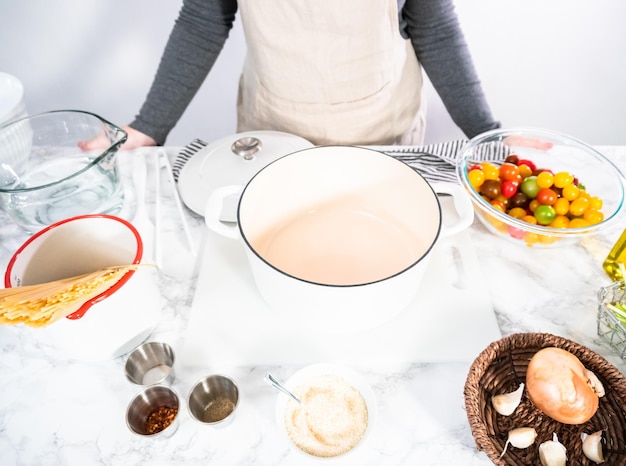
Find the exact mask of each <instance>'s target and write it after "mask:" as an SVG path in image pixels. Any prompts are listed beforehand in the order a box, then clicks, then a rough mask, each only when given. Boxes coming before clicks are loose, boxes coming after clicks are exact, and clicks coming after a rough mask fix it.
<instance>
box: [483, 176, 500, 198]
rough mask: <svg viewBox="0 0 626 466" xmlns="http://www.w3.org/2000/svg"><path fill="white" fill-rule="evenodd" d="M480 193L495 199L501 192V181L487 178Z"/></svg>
mask: <svg viewBox="0 0 626 466" xmlns="http://www.w3.org/2000/svg"><path fill="white" fill-rule="evenodd" d="M485 176H487V175H486V174H485ZM480 194H482V195H483V196H485V197H487V198H489V199H495V198H496V197H497V196H498V194H500V182H499V181H497V180H493V179H489V178H487V179H486V180H485V181H484V183H483V184H482V185H481V186H480Z"/></svg>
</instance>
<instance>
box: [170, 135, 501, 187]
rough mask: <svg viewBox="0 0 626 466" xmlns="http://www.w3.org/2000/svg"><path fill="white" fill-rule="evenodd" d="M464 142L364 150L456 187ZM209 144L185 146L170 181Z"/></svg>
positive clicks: (492, 151)
mask: <svg viewBox="0 0 626 466" xmlns="http://www.w3.org/2000/svg"><path fill="white" fill-rule="evenodd" d="M467 142H468V141H467V140H466V139H460V140H457V141H450V142H442V143H437V144H429V145H426V146H364V147H369V148H372V149H376V150H379V151H381V152H384V153H385V154H388V155H391V156H392V157H394V158H397V159H398V160H401V161H403V162H404V163H406V164H407V165H409V166H410V167H412V168H414V169H415V170H417V171H418V172H419V173H420V174H421V175H422V176H423V177H424V178H426V179H427V180H428V181H433V182H434V181H447V182H452V183H457V182H458V178H457V175H456V166H457V164H458V161H459V159H460V153H461V149H462V148H463V147H464V146H465V144H467ZM208 145H209V143H207V142H205V141H203V140H201V139H194V140H193V141H192V142H191V143H189V144H188V145H187V146H185V147H184V148H183V149H182V150H181V151H180V153H179V154H178V156H177V157H176V160H175V161H174V163H173V164H172V171H173V174H174V179H175V180H176V181H178V177H179V175H180V172H181V170H182V169H183V167H184V166H185V164H186V163H187V162H188V161H189V159H191V157H193V156H194V155H195V154H197V153H198V152H200V151H201V150H202V149H203V148H205V147H206V146H208ZM481 149H482V150H481V154H480V157H479V159H480V160H493V161H496V160H502V159H503V158H504V157H505V156H506V154H507V152H508V151H507V150H506V146H504V145H502V144H493V145H490V146H487V145H485V146H483V147H481Z"/></svg>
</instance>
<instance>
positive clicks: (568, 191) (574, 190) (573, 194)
mask: <svg viewBox="0 0 626 466" xmlns="http://www.w3.org/2000/svg"><path fill="white" fill-rule="evenodd" d="M561 196H563V197H564V198H565V199H567V200H568V201H573V200H575V199H578V196H580V189H579V188H578V186H574V185H573V184H571V183H570V184H568V185H565V186H563V191H561Z"/></svg>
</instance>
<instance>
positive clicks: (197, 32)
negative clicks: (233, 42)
mask: <svg viewBox="0 0 626 466" xmlns="http://www.w3.org/2000/svg"><path fill="white" fill-rule="evenodd" d="M398 11H399V15H400V33H401V34H402V36H403V37H405V38H408V39H410V40H411V42H412V44H413V48H414V49H415V53H416V55H417V58H418V60H419V61H420V63H421V65H422V67H423V69H424V71H425V72H426V74H427V75H428V77H429V79H430V81H431V82H432V84H433V86H434V88H435V90H436V91H437V93H438V94H439V96H440V97H441V99H442V101H443V103H444V105H445V107H446V109H447V110H448V112H449V114H450V116H451V117H452V119H453V121H454V122H455V123H456V125H457V126H458V127H459V128H460V129H461V130H462V131H463V132H464V133H465V135H466V136H468V137H473V136H475V135H476V134H479V133H481V132H484V131H487V130H489V129H493V128H497V127H499V123H498V122H497V121H495V120H494V118H493V116H492V114H491V110H490V109H489V106H488V104H487V101H486V99H485V97H484V94H483V91H482V87H481V84H480V81H479V79H478V76H477V74H476V71H475V69H474V65H473V62H472V60H471V56H470V53H469V50H468V47H467V44H466V42H465V38H464V36H463V34H462V31H461V28H460V25H459V22H458V18H457V16H456V13H455V11H454V5H453V0H398ZM236 12H237V1H236V0H184V1H183V6H182V8H181V10H180V13H179V16H178V18H177V19H176V22H175V24H174V28H173V29H172V32H171V34H170V37H169V40H168V42H167V45H166V47H165V51H164V52H163V56H162V58H161V62H160V64H159V68H158V70H157V73H156V76H155V78H154V81H153V83H152V86H151V88H150V91H149V93H148V96H147V98H146V100H145V102H144V104H143V106H142V107H141V110H140V112H139V114H138V115H137V116H136V118H135V120H134V121H133V122H132V123H131V124H130V126H131V127H133V128H134V129H137V130H139V131H141V132H142V133H145V134H147V135H149V136H151V137H152V138H154V139H155V140H156V141H157V143H158V144H163V143H164V142H165V140H166V138H167V135H168V134H169V132H170V131H171V130H172V128H173V127H174V126H175V125H176V123H177V122H178V120H179V119H180V117H181V116H182V114H183V112H184V111H185V109H186V108H187V106H188V105H189V103H190V102H191V100H192V99H193V97H194V95H195V94H196V92H197V91H198V89H199V88H200V86H201V85H202V83H203V81H204V79H205V78H206V76H207V74H208V73H209V71H210V70H211V68H212V67H213V64H214V63H215V60H216V59H217V57H218V55H219V53H220V52H221V50H222V47H223V46H224V43H225V41H226V39H227V38H228V34H229V31H230V29H231V28H232V25H233V22H234V20H235V14H236Z"/></svg>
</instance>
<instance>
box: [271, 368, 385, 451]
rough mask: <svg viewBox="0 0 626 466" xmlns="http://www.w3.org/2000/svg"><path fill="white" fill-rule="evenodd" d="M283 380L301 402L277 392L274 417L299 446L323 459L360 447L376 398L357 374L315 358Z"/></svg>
mask: <svg viewBox="0 0 626 466" xmlns="http://www.w3.org/2000/svg"><path fill="white" fill-rule="evenodd" d="M285 386H286V387H287V388H288V389H289V390H291V391H292V393H294V394H295V395H296V396H298V397H299V399H300V400H301V401H302V405H299V404H298V403H297V402H296V401H294V400H292V399H291V398H289V397H287V396H285V395H278V402H277V404H276V421H277V423H278V427H279V429H280V430H281V432H282V433H284V435H285V437H286V438H287V439H288V441H289V443H290V444H291V445H292V446H293V447H294V449H295V450H296V451H297V452H299V453H301V454H303V455H305V456H308V457H310V458H312V459H313V458H315V459H317V460H319V459H322V460H327V461H332V460H334V459H339V458H341V459H342V460H343V459H344V458H345V456H346V455H350V456H351V457H354V456H356V455H360V454H362V453H363V452H364V450H365V449H363V448H362V447H363V445H364V444H365V443H366V441H367V438H368V437H369V434H370V432H371V430H372V428H373V426H374V423H375V419H376V416H377V402H376V398H375V396H374V392H373V391H372V389H371V387H370V386H369V385H368V384H367V382H366V381H365V380H364V379H363V377H362V376H361V375H359V374H358V373H356V372H355V371H353V370H351V369H349V368H347V367H343V366H338V365H334V364H313V365H310V366H306V367H304V368H302V369H300V370H299V371H298V372H296V373H295V374H294V375H293V376H291V377H290V378H289V379H288V380H287V382H286V383H285ZM353 459H356V458H353Z"/></svg>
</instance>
